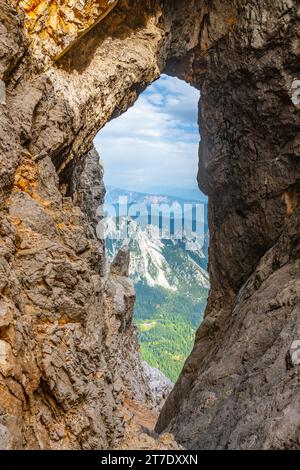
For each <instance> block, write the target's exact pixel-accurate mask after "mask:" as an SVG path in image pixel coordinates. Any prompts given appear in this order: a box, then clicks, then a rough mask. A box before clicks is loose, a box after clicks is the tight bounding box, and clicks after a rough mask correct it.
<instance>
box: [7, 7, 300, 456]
mask: <svg viewBox="0 0 300 470" xmlns="http://www.w3.org/2000/svg"><path fill="white" fill-rule="evenodd" d="M25 3H27V4H28V3H29V2H21V7H23V8H24V5H23V4H25ZM36 3H40V4H43V3H44V2H42V1H41V2H36ZM75 3H76V2H68V4H70V5H73V4H75ZM77 3H81V4H82V2H77ZM93 3H94V4H96V3H97V5H98V4H99V2H96V1H95V2H93ZM100 3H101V2H100ZM102 3H103V6H104V10H103V12H105V11H106V10H105V9H106V7H108V3H109V2H102ZM104 3H106V4H107V5H104ZM53 4H54V5H55V4H56V2H53ZM98 6H99V5H98ZM25 7H26V5H25ZM95 11H96V10H94V12H95ZM29 13H30V9H29V11H27V10H26V8H25V9H24V13H22V11H21V10H20V2H16V1H14V0H11V1H4V0H0V20H1V25H0V80H3V81H4V83H5V86H6V99H5V104H1V105H0V183H1V186H0V189H1V191H0V208H1V224H0V233H1V245H0V273H1V274H0V294H1V306H0V447H1V448H84V449H87V448H107V447H113V446H118V445H120V441H121V440H122V437H123V435H124V426H125V424H124V421H126V417H125V414H126V413H124V410H125V408H126V406H125V405H126V403H128V402H130V403H131V406H132V398H133V397H135V396H138V397H139V399H140V400H141V402H142V401H143V402H146V401H147V400H148V399H149V389H148V387H147V384H146V383H144V382H143V380H144V378H143V375H142V373H141V366H140V358H139V354H138V351H137V344H136V341H135V339H134V338H135V332H134V328H133V326H132V306H133V301H134V292H133V290H132V288H131V286H130V284H129V283H128V280H127V278H126V277H125V276H124V272H123V269H121V271H118V269H117V267H116V266H115V267H114V268H113V269H112V271H110V270H109V268H108V267H107V266H106V262H105V260H104V256H103V246H102V245H101V243H99V242H98V241H97V240H96V239H95V238H94V234H93V230H92V225H93V223H94V220H93V217H94V215H93V213H91V212H89V211H87V210H86V208H87V207H90V208H91V207H94V206H92V205H91V204H90V201H93V204H95V205H97V204H98V202H99V201H100V202H101V198H103V189H101V184H102V183H101V168H100V169H99V167H98V169H97V170H96V169H95V170H93V168H94V164H95V161H96V159H95V155H94V156H93V151H91V147H92V141H93V138H94V136H95V134H96V132H97V131H98V130H99V129H101V127H102V126H103V125H104V124H105V123H106V122H107V121H108V120H109V119H111V118H112V117H116V116H118V115H119V114H120V113H122V112H124V111H125V110H126V109H127V108H128V107H129V106H130V105H131V104H132V103H133V102H134V101H135V99H136V98H137V96H138V94H139V93H140V92H141V91H142V90H143V89H144V88H145V87H146V86H147V85H148V84H149V83H151V82H152V81H153V80H154V79H155V78H157V77H158V76H159V74H160V73H161V72H162V71H164V70H165V71H167V72H168V73H170V74H176V75H177V76H179V77H183V78H185V79H186V80H187V81H189V82H190V83H192V84H194V86H197V87H198V88H201V92H202V95H201V96H202V98H201V106H200V114H201V115H200V127H201V134H202V144H201V151H200V171H199V181H200V185H201V187H202V188H203V189H204V191H205V192H206V193H207V194H208V195H209V196H210V210H209V212H210V214H209V223H210V230H211V249H210V274H211V282H212V289H211V293H210V298H209V304H208V309H207V315H206V319H205V322H204V324H203V326H202V327H201V328H200V330H199V332H198V335H197V338H196V344H195V348H194V351H193V353H192V355H191V356H190V358H189V359H188V360H187V363H186V365H185V368H184V370H183V372H182V375H181V377H180V379H179V381H178V383H177V385H176V387H175V390H174V392H173V393H172V395H171V397H170V398H169V400H168V401H167V403H166V405H165V407H164V410H163V412H162V414H161V417H160V420H159V423H158V426H157V429H158V430H159V431H161V430H163V429H169V430H172V431H173V432H174V433H175V435H176V437H177V438H178V439H179V440H180V441H181V442H182V443H183V444H184V445H185V446H186V447H189V448H255V447H264V448H285V447H286V448H294V447H297V446H299V435H298V434H297V433H298V432H299V421H300V419H299V414H300V410H299V365H297V360H296V361H295V354H294V353H295V351H294V349H295V344H296V343H294V341H295V340H298V339H300V331H299V286H298V282H297V278H298V273H299V261H298V258H299V238H298V233H299V230H298V225H299V212H298V210H297V209H296V210H295V211H294V213H293V214H292V215H291V216H290V217H287V216H286V210H285V205H284V203H283V200H282V195H283V194H284V193H287V194H289V192H290V190H291V189H293V188H295V185H296V186H297V184H298V181H299V163H298V158H299V151H300V145H299V127H300V120H299V109H298V108H297V107H296V106H295V105H294V104H293V103H292V100H291V86H292V82H293V80H294V79H297V78H299V75H300V71H299V49H300V47H299V6H298V5H297V2H296V1H292V0H275V1H274V0H273V1H272V2H271V1H269V0H264V1H256V0H251V1H249V0H247V1H245V0H240V1H236V0H226V1H221V0H213V1H208V0H192V1H191V0H189V1H188V0H180V1H179V0H168V1H167V0H165V1H163V0H161V1H159V0H158V1H154V0H143V1H138V0H131V1H127V0H120V1H119V2H118V5H117V6H115V8H114V9H113V10H112V11H110V13H109V14H108V15H107V16H106V18H105V19H103V20H102V21H101V22H100V23H98V24H97V25H95V24H96V23H97V21H98V20H99V19H101V18H102V16H103V15H102V13H101V12H100V11H98V10H97V13H95V15H94V13H93V14H91V12H90V11H86V12H85V13H86V16H84V17H81V24H80V27H79V29H78V31H75V30H74V29H71V31H72V34H70V29H69V28H67V32H66V31H65V29H64V26H63V25H64V24H65V23H66V22H67V24H70V23H72V21H73V17H72V16H71V17H70V20H69V21H70V23H68V19H67V18H66V17H65V18H64V21H63V23H61V22H58V26H57V28H58V29H57V30H56V26H54V24H53V23H51V22H50V24H49V25H48V26H49V28H50V29H47V28H48V26H47V25H45V26H44V22H45V18H46V19H47V15H46V17H45V16H43V15H41V16H39V17H38V18H39V21H40V20H41V21H42V23H39V24H38V27H37V29H34V30H30V27H28V24H29V23H28V21H29V20H30V18H29V17H28V14H29ZM93 15H94V16H93ZM35 24H36V23H35ZM40 24H42V25H43V26H42V27H43V28H44V29H45V34H42V40H41V37H40V34H39V28H40ZM93 25H95V26H94V27H93V28H92V29H91V30H90V31H89V32H88V33H87V34H86V35H84V36H83V37H81V39H79V37H80V36H81V35H82V33H83V32H85V31H86V30H87V29H89V28H91V27H92V26H93ZM51 28H52V29H53V28H54V30H55V31H56V32H57V34H55V35H54V37H55V38H60V42H59V44H58V46H57V47H58V50H57V51H55V59H56V60H53V47H52V46H53V44H52V43H51V44H50V43H48V40H47V35H48V34H49V31H50V30H51ZM50 36H51V35H50ZM52 36H53V35H52ZM63 37H64V38H65V40H62V38H63ZM48 46H49V47H48ZM67 49H68V51H67ZM57 54H58V56H61V55H62V56H61V57H60V58H59V59H58V57H57ZM57 59H58V60H57ZM3 101H4V100H3V99H2V100H1V102H3ZM82 159H85V161H84V162H83V160H82ZM99 172H100V173H99ZM97 175H98V176H97ZM92 179H94V184H95V185H96V187H98V188H99V189H100V191H101V194H100V196H99V195H97V196H96V201H95V193H93V191H90V190H88V191H87V188H89V181H91V180H92ZM97 198H99V200H97ZM80 207H81V209H80ZM82 211H84V212H85V213H83V212H82ZM125 274H126V273H125ZM132 338H133V339H132ZM125 434H126V433H125Z"/></svg>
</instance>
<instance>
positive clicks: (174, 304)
mask: <svg viewBox="0 0 300 470" xmlns="http://www.w3.org/2000/svg"><path fill="white" fill-rule="evenodd" d="M198 101H199V92H198V91H197V90H196V89H194V88H192V87H191V86H190V85H188V84H186V83H185V82H183V81H181V80H178V79H176V78H172V77H168V76H166V75H162V77H161V78H160V79H159V80H157V81H156V82H154V83H153V84H152V85H150V86H149V87H148V88H147V90H146V91H145V92H144V93H142V94H141V96H140V97H139V98H138V100H137V102H136V103H135V105H134V107H133V108H131V109H129V110H128V111H127V112H126V113H125V114H123V115H122V116H121V117H119V118H117V119H115V120H113V121H111V122H110V123H109V124H107V126H106V127H105V128H104V129H103V130H101V131H100V132H99V134H98V136H97V137H96V139H95V142H94V144H95V146H96V148H97V150H98V152H99V154H100V156H101V158H102V159H103V160H104V181H105V182H106V191H107V192H106V199H105V203H106V204H105V208H106V210H107V231H106V252H107V255H108V257H109V258H110V259H111V260H112V259H114V257H115V256H116V255H117V253H118V250H120V249H121V248H122V247H123V246H124V245H128V247H129V251H130V267H129V275H130V278H131V280H132V281H133V283H134V286H135V290H136V304H135V324H136V325H137V328H138V332H139V341H140V346H141V354H142V358H143V359H144V360H145V361H146V362H147V363H148V364H149V365H150V366H152V367H155V368H157V369H159V370H160V371H161V372H163V374H164V375H165V376H166V377H167V378H168V379H169V380H171V381H172V382H175V381H176V380H177V378H178V375H179V373H180V372H181V369H182V367H183V364H184V361H185V360H186V357H187V356H188V355H189V354H190V352H191V349H192V347H193V344H194V337H195V332H196V329H197V328H198V327H199V324H200V322H201V321H202V319H203V314H204V310H205V306H206V299H207V296H208V289H209V277H208V272H207V262H208V260H207V255H208V228H207V199H206V197H205V196H204V194H203V193H201V192H200V190H199V188H198V184H197V181H196V175H197V167H198V146H199V128H198V123H197V120H198ZM173 211H174V212H173ZM143 212H144V213H143ZM115 214H116V215H117V216H119V217H120V219H121V220H115V218H114V215H115ZM125 214H128V217H127V215H125ZM151 215H152V217H151ZM128 220H130V223H129V224H128V227H126V226H127V223H128ZM127 228H128V230H127Z"/></svg>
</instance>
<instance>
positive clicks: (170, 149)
mask: <svg viewBox="0 0 300 470" xmlns="http://www.w3.org/2000/svg"><path fill="white" fill-rule="evenodd" d="M198 100H199V92H198V91H197V90H195V89H194V88H192V87H190V86H189V85H187V84H186V83H184V82H182V81H180V80H178V79H176V78H171V77H167V76H164V75H163V76H162V77H161V78H160V79H159V80H157V81H156V82H155V83H153V84H152V85H151V86H149V87H148V89H147V90H146V91H145V92H144V93H143V94H142V95H141V96H140V97H139V99H138V101H137V102H136V104H135V105H134V106H133V107H132V108H130V109H129V110H128V111H127V112H126V113H125V114H123V115H122V116H120V117H119V118H117V119H115V120H113V121H111V122H110V123H108V124H107V125H106V126H105V127H104V128H103V129H102V130H101V131H100V132H99V134H98V135H97V137H96V139H95V145H96V148H97V150H98V152H99V154H100V156H101V158H102V160H104V168H105V183H106V184H107V185H111V186H116V187H119V188H124V189H130V190H135V191H141V192H151V191H152V189H153V188H161V192H165V193H167V192H168V190H169V189H170V188H182V189H196V187H197V184H196V174H197V165H198V145H199V131H198V126H197V118H198Z"/></svg>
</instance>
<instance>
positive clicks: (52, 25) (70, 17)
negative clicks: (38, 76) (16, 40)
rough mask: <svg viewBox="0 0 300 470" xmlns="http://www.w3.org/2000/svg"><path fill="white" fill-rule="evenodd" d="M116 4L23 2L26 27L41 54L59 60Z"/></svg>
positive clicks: (105, 1)
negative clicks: (39, 48)
mask: <svg viewBox="0 0 300 470" xmlns="http://www.w3.org/2000/svg"><path fill="white" fill-rule="evenodd" d="M117 3H118V0H97V1H92V2H91V1H90V0H54V1H52V2H49V1H48V0H22V1H21V2H19V8H20V9H21V10H23V11H24V13H25V15H26V21H25V27H26V29H27V32H28V34H29V36H30V38H31V40H33V41H35V43H36V45H39V46H40V47H41V51H42V53H44V54H48V55H49V56H50V57H52V58H54V59H58V58H59V57H61V56H62V55H63V54H64V53H65V52H66V51H67V50H68V49H69V48H70V47H71V46H72V44H73V43H74V41H76V40H78V39H79V38H80V37H81V36H82V35H84V34H85V33H86V32H87V31H88V30H89V29H90V28H92V27H93V26H95V25H96V24H97V23H98V22H99V21H101V20H102V19H103V18H105V16H106V15H108V13H109V12H110V11H111V10H112V9H113V8H114V7H115V6H116V4H117Z"/></svg>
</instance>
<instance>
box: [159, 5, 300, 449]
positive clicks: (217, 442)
mask: <svg viewBox="0 0 300 470" xmlns="http://www.w3.org/2000/svg"><path fill="white" fill-rule="evenodd" d="M210 4H211V5H210V8H209V12H208V15H207V17H206V21H205V27H204V29H203V35H202V44H201V46H202V54H201V55H200V57H198V59H197V60H196V62H195V65H196V67H195V68H194V72H195V76H194V80H195V83H196V84H200V85H201V93H202V95H201V96H202V97H201V104H200V128H201V135H202V143H201V148H200V164H199V175H198V178H199V183H200V187H201V188H202V189H203V190H204V191H205V192H206V193H207V194H208V195H209V226H210V233H211V240H210V263H209V266H210V276H211V284H212V287H211V292H210V296H209V301H208V307H207V312H206V318H205V321H204V323H203V325H202V326H201V328H200V329H199V331H198V333H197V337H196V344H195V347H194V350H193V352H192V354H191V356H190V357H189V358H188V360H187V362H186V364H185V367H184V370H183V372H182V374H181V377H180V379H179V381H178V383H177V385H176V386H175V389H174V391H173V393H172V395H171V397H170V398H169V400H168V402H167V404H166V406H165V408H164V410H163V412H162V415H161V417H160V420H159V423H158V426H157V429H158V430H161V429H164V428H165V427H166V426H169V429H171V430H172V431H173V432H174V433H175V435H176V437H177V438H178V439H179V441H180V442H182V443H183V445H185V446H187V447H188V448H196V449H198V448H200V449H216V448H219V449H221V448H222V449H223V448H229V449H236V448H238V449H255V448H264V449H267V448H273V449H278V448H279V449H280V448H289V449H292V448H299V446H300V434H299V429H300V387H299V385H300V384H299V373H300V369H299V360H298V359H297V357H298V356H297V355H296V354H295V349H296V347H297V344H298V347H299V344H300V343H299V340H300V305H299V300H300V289H299V280H298V279H299V273H300V271H299V248H300V238H299V210H295V212H294V213H293V214H292V215H291V216H290V217H288V216H287V211H286V206H285V204H284V201H283V197H282V196H283V194H284V193H285V192H289V190H290V188H293V187H295V185H297V183H298V182H299V179H300V163H299V161H300V160H299V158H300V132H299V131H300V107H299V106H297V105H296V103H293V100H292V93H293V92H292V84H293V81H294V80H296V79H299V77H300V62H299V55H300V24H299V19H300V16H299V15H300V9H299V3H298V2H296V1H280V0H279V1H259V2H257V1H247V2H246V1H225V2H224V1H213V2H210ZM222 25H223V27H222ZM294 101H295V100H294ZM296 341H298V343H296ZM293 348H294V349H293ZM291 354H292V356H293V357H294V359H295V361H294V363H293V364H292V363H291V362H289V361H287V358H288V357H290V355H291Z"/></svg>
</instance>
